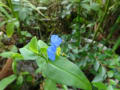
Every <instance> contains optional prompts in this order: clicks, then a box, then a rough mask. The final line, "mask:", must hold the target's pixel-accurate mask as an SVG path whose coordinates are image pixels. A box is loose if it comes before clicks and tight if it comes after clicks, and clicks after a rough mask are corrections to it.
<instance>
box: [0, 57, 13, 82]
mask: <svg viewBox="0 0 120 90" xmlns="http://www.w3.org/2000/svg"><path fill="white" fill-rule="evenodd" d="M12 62H13V61H12V59H7V61H6V63H5V65H4V66H3V68H2V70H1V71H0V80H1V79H3V78H5V77H7V76H9V75H11V74H13V71H12Z"/></svg>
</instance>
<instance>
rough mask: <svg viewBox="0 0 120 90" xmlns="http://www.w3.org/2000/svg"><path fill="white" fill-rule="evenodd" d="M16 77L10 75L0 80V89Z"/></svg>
mask: <svg viewBox="0 0 120 90" xmlns="http://www.w3.org/2000/svg"><path fill="white" fill-rule="evenodd" d="M15 79H16V75H14V74H13V75H11V76H9V77H7V78H5V79H3V80H1V81H0V90H4V89H5V88H6V87H7V86H8V85H9V84H10V83H12V82H13V81H14V80H15Z"/></svg>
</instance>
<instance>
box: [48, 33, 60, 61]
mask: <svg viewBox="0 0 120 90" xmlns="http://www.w3.org/2000/svg"><path fill="white" fill-rule="evenodd" d="M61 42H62V39H61V38H60V37H58V36H57V35H52V36H51V46H49V47H48V49H47V54H48V58H49V59H50V60H52V61H54V60H55V56H56V49H57V48H58V47H59V46H60V44H61Z"/></svg>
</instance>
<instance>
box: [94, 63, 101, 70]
mask: <svg viewBox="0 0 120 90" xmlns="http://www.w3.org/2000/svg"><path fill="white" fill-rule="evenodd" d="M99 66H100V64H99V62H98V61H96V62H95V64H94V69H95V71H98V69H99Z"/></svg>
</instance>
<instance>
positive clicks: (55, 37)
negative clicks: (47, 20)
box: [51, 35, 62, 47]
mask: <svg viewBox="0 0 120 90" xmlns="http://www.w3.org/2000/svg"><path fill="white" fill-rule="evenodd" d="M61 43H62V39H61V38H60V37H58V35H52V36H51V45H54V46H56V47H58V46H59V45H60V44H61Z"/></svg>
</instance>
